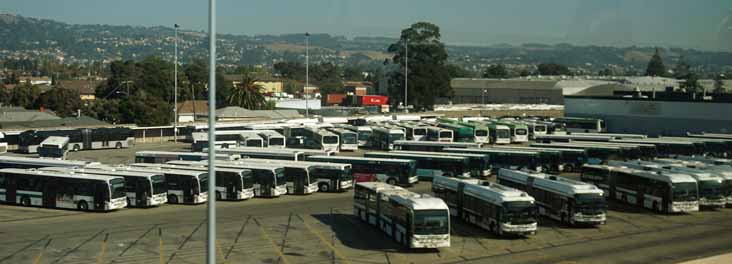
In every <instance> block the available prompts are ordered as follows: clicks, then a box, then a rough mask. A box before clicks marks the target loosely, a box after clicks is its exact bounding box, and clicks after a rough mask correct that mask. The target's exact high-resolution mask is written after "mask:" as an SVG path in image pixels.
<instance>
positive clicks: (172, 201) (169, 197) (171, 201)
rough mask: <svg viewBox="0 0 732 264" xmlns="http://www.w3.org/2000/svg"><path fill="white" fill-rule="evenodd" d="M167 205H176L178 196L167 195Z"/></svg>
mask: <svg viewBox="0 0 732 264" xmlns="http://www.w3.org/2000/svg"><path fill="white" fill-rule="evenodd" d="M168 203H172V204H177V203H178V196H177V195H174V194H171V195H168Z"/></svg>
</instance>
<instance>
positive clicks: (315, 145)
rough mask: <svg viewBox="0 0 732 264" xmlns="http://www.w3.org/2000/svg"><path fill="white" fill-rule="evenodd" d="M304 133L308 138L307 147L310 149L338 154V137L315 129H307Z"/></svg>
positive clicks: (323, 130)
mask: <svg viewBox="0 0 732 264" xmlns="http://www.w3.org/2000/svg"><path fill="white" fill-rule="evenodd" d="M303 133H304V135H305V138H306V141H305V145H306V146H307V147H308V148H312V149H321V150H327V151H334V152H338V147H339V145H340V139H339V138H338V135H336V134H334V133H331V132H330V131H327V130H325V129H320V128H314V127H305V128H304V129H303Z"/></svg>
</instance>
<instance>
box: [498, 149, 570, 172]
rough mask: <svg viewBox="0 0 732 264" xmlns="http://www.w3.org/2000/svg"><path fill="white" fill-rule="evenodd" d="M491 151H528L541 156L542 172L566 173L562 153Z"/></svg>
mask: <svg viewBox="0 0 732 264" xmlns="http://www.w3.org/2000/svg"><path fill="white" fill-rule="evenodd" d="M487 149H490V150H498V151H506V150H507V151H528V152H536V153H538V154H539V157H538V163H539V164H540V165H541V171H542V172H547V173H560V172H562V171H564V163H565V162H564V160H563V158H562V152H560V151H557V150H552V149H532V148H526V149H521V148H519V149H510V148H493V147H490V148H487Z"/></svg>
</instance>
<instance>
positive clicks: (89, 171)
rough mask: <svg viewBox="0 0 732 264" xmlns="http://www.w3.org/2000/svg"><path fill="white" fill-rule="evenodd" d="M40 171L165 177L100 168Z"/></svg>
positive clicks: (157, 174)
mask: <svg viewBox="0 0 732 264" xmlns="http://www.w3.org/2000/svg"><path fill="white" fill-rule="evenodd" d="M40 170H52V171H64V172H66V171H68V172H75V173H85V174H96V175H108V176H122V177H140V178H150V177H152V176H159V175H163V174H162V173H159V172H139V171H114V170H103V169H99V168H64V167H46V168H41V169H40Z"/></svg>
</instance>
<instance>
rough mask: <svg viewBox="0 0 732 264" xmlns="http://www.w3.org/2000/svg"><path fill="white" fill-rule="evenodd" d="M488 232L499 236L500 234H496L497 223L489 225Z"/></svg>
mask: <svg viewBox="0 0 732 264" xmlns="http://www.w3.org/2000/svg"><path fill="white" fill-rule="evenodd" d="M488 231H491V233H495V234H498V232H496V222H491V223H490V224H489V225H488Z"/></svg>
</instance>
